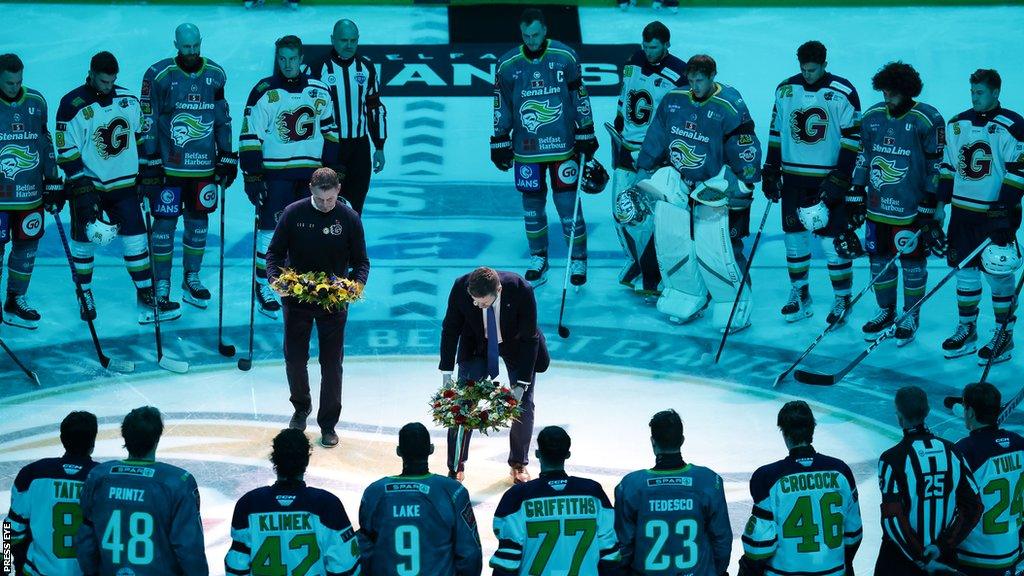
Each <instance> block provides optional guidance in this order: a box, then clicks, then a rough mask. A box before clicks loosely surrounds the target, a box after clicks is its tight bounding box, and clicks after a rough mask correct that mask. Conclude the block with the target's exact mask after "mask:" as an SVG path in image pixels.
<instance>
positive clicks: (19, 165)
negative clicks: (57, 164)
mask: <svg viewBox="0 0 1024 576" xmlns="http://www.w3.org/2000/svg"><path fill="white" fill-rule="evenodd" d="M36 166H39V154H38V153H36V152H33V151H32V149H31V148H29V147H28V146H18V145H17V144H8V145H7V146H4V147H3V148H2V149H0V171H2V172H3V174H4V177H5V178H7V179H9V180H14V177H15V176H17V175H18V174H19V173H20V172H24V171H26V170H33V169H35V167H36Z"/></svg>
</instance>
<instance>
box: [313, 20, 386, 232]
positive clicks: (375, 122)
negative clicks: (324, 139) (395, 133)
mask: <svg viewBox="0 0 1024 576" xmlns="http://www.w3.org/2000/svg"><path fill="white" fill-rule="evenodd" d="M331 45H332V46H333V49H332V50H331V55H330V57H328V59H327V62H325V63H324V66H323V69H322V70H321V71H320V80H321V81H323V83H324V84H327V86H328V87H329V88H330V90H331V99H332V100H333V101H334V117H335V118H336V119H337V121H338V135H339V138H340V144H341V146H340V148H341V154H340V157H339V158H338V163H337V164H338V165H340V166H344V167H345V174H344V180H345V185H344V187H343V188H344V190H343V191H342V195H343V196H344V197H345V199H346V200H348V202H349V204H351V205H352V208H355V210H356V212H358V213H359V214H362V213H363V202H364V201H365V200H366V192H367V190H369V188H370V141H371V140H372V141H373V148H374V151H373V172H374V173H377V172H380V171H381V170H383V169H384V140H385V139H386V138H387V135H388V127H387V110H386V109H385V108H384V104H383V103H382V102H381V101H380V79H379V78H378V76H377V69H376V68H375V67H374V66H373V62H370V60H369V59H368V58H367V57H366V56H360V55H358V54H356V50H357V49H358V48H359V28H357V27H356V24H355V22H352V21H351V20H338V21H337V22H336V23H335V24H334V32H332V33H331Z"/></svg>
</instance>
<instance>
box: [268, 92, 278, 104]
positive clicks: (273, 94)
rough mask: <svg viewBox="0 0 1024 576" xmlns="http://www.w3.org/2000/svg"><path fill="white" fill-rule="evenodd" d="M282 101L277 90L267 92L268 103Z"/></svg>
mask: <svg viewBox="0 0 1024 576" xmlns="http://www.w3.org/2000/svg"><path fill="white" fill-rule="evenodd" d="M280 99H281V97H280V96H278V94H277V90H271V91H270V92H267V102H269V103H271V104H273V103H274V102H277V101H278V100H280Z"/></svg>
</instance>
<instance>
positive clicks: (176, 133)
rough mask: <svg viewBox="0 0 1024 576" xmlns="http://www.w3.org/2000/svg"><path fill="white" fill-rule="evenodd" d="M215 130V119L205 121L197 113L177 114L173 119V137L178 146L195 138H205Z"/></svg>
mask: <svg viewBox="0 0 1024 576" xmlns="http://www.w3.org/2000/svg"><path fill="white" fill-rule="evenodd" d="M212 132H213V120H210V121H209V122H203V119H202V118H201V117H199V116H196V115H195V114H186V113H181V114H175V115H174V118H172V119H171V138H172V139H173V140H174V145H175V146H177V147H178V148H181V147H183V146H185V144H188V143H189V142H192V141H193V140H203V139H205V138H206V137H207V136H209V135H210V134H211V133H212Z"/></svg>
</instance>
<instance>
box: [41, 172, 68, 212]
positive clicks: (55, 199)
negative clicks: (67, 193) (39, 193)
mask: <svg viewBox="0 0 1024 576" xmlns="http://www.w3.org/2000/svg"><path fill="white" fill-rule="evenodd" d="M64 202H65V198H64V182H63V181H61V179H60V178H59V177H57V178H43V209H44V210H46V211H47V212H49V213H50V214H57V213H59V212H60V211H61V210H63V209H64Z"/></svg>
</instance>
